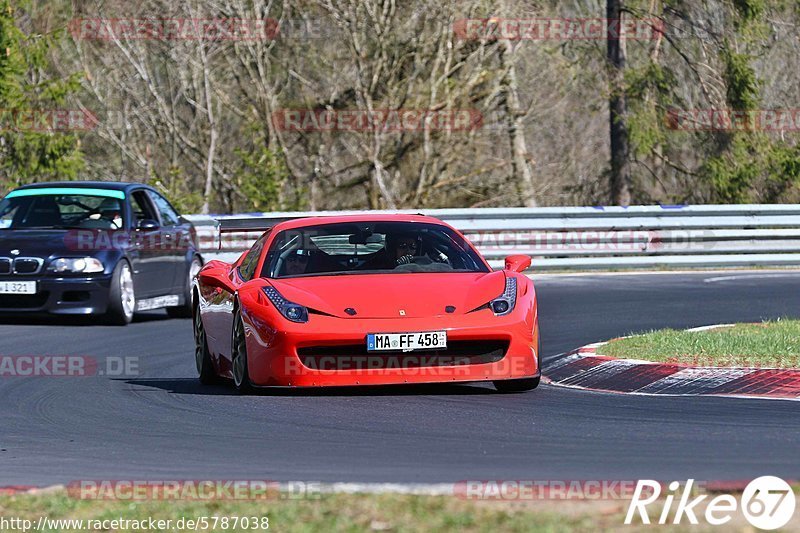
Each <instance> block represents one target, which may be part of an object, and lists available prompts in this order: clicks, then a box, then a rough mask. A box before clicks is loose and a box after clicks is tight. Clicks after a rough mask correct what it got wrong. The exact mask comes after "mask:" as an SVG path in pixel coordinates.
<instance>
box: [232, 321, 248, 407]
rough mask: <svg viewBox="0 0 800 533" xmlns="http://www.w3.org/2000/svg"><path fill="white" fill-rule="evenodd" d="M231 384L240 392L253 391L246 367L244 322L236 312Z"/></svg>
mask: <svg viewBox="0 0 800 533" xmlns="http://www.w3.org/2000/svg"><path fill="white" fill-rule="evenodd" d="M231 357H232V361H231V363H232V367H233V368H232V371H233V384H234V385H235V386H236V390H238V391H239V392H240V393H242V394H249V393H251V392H253V385H252V384H251V383H250V372H249V371H248V368H247V342H246V338H245V334H244V322H242V315H240V314H239V313H238V312H237V313H236V315H235V316H234V317H233V339H232V342H231Z"/></svg>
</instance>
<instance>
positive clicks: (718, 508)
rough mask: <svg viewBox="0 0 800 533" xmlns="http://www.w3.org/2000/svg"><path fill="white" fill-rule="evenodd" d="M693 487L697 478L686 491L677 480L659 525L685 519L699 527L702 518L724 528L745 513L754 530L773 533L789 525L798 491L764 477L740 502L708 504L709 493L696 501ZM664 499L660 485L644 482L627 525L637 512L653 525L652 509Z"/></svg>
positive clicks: (724, 498)
mask: <svg viewBox="0 0 800 533" xmlns="http://www.w3.org/2000/svg"><path fill="white" fill-rule="evenodd" d="M693 486H694V480H693V479H690V480H688V481H687V482H686V484H685V485H683V489H682V490H681V484H680V483H678V482H677V481H673V482H672V483H670V484H669V485H668V486H667V491H666V493H665V495H664V499H663V507H661V513H660V514H659V513H658V511H656V512H655V513H654V516H653V519H655V515H658V519H657V521H656V523H657V524H662V525H663V524H669V523H672V524H681V523H685V522H683V520H684V519H685V520H687V521H688V522H689V523H690V524H693V525H696V524H698V523H699V521H698V516H700V517H701V518H703V519H705V522H706V523H708V524H711V525H713V526H721V525H724V524H727V523H728V522H730V521H731V519H732V518H733V515H734V514H736V513H737V512H738V511H741V513H742V514H743V515H744V517H745V518H746V519H747V521H748V522H749V523H750V525H752V526H753V527H756V528H758V529H763V530H773V529H778V528H781V527H783V526H785V525H786V524H787V523H788V522H789V520H791V519H792V516H793V515H794V508H795V495H794V492H793V491H792V487H790V486H789V484H788V483H786V481H784V480H782V479H781V478H779V477H774V476H762V477H759V478H756V479H754V480H753V481H751V482H750V483H748V484H747V486H746V487H745V489H744V491H743V492H742V495H741V499H740V500H737V499H736V498H735V497H734V496H733V495H731V494H720V495H718V496H715V497H714V498H711V499H710V500H707V501H706V499H707V498H708V497H709V495H708V494H701V495H699V496H695V497H694V498H692V496H693V494H692V488H693ZM661 497H662V494H661V484H660V483H659V482H657V481H653V480H649V479H645V480H640V481H639V482H638V483H637V484H636V490H635V491H634V493H633V498H632V499H631V503H630V506H628V513H627V515H626V516H625V524H631V523H632V520H633V518H634V516H635V515H636V514H637V513H638V515H639V518H640V519H641V521H642V523H644V524H650V523H651V521H650V520H651V517H650V514H649V512H648V506H649V505H651V504H656V505H655V506H654V507H658V504H659V503H661V502H660V500H659V498H661ZM676 500H677V503H675V502H676ZM701 504H702V505H701ZM673 507H674V510H673Z"/></svg>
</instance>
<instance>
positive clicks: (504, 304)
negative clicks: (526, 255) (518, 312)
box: [489, 278, 517, 316]
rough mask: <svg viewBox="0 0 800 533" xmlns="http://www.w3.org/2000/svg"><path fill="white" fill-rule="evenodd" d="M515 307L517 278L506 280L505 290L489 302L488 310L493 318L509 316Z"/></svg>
mask: <svg viewBox="0 0 800 533" xmlns="http://www.w3.org/2000/svg"><path fill="white" fill-rule="evenodd" d="M515 305H517V278H506V288H505V290H504V291H503V294H501V295H500V296H498V297H497V298H495V299H494V300H492V301H491V302H489V309H491V310H492V312H493V313H494V314H495V316H503V315H507V314H509V313H510V312H511V311H513V310H514V306H515Z"/></svg>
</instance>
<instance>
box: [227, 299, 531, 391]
mask: <svg viewBox="0 0 800 533" xmlns="http://www.w3.org/2000/svg"><path fill="white" fill-rule="evenodd" d="M243 319H244V323H245V331H246V335H247V352H248V366H249V374H250V380H251V382H252V383H253V385H256V386H290V387H327V386H353V385H389V384H403V383H448V382H469V381H494V380H503V379H518V378H529V377H535V376H538V375H540V368H539V354H538V353H537V347H538V335H539V332H538V330H537V328H536V324H537V320H536V316H535V312H534V311H532V310H527V311H525V310H521V309H519V310H517V311H515V312H513V313H511V314H510V315H508V316H506V317H496V316H494V314H493V313H492V312H491V311H490V310H488V309H487V310H483V311H477V312H474V313H469V314H466V315H458V316H449V315H445V316H440V317H433V318H402V319H342V318H337V317H330V316H323V315H312V316H311V317H310V319H309V322H308V323H305V324H294V323H288V321H286V322H287V323H286V324H281V325H280V328H276V327H273V326H271V325H270V324H269V323H268V322H267V318H266V317H261V316H258V314H257V313H253V312H251V313H249V314H247V315H244V316H243ZM437 330H446V331H447V336H448V338H447V342H448V348H449V347H450V346H451V345H452V346H453V347H454V348H453V350H452V351H449V352H448V351H439V352H433V353H427V352H406V353H403V352H388V353H380V354H376V353H374V352H366V336H367V334H368V333H401V332H403V333H404V332H424V331H437ZM470 346H474V347H475V352H474V353H472V352H471V351H470ZM487 346H489V347H495V348H496V347H497V346H503V350H502V353H500V354H498V353H497V349H495V350H489V349H488V348H487ZM456 347H458V348H457V353H456V351H455V350H456ZM315 353H316V354H318V355H319V357H316V358H314V357H309V354H315ZM310 361H313V362H314V364H310ZM320 362H323V363H324V364H320Z"/></svg>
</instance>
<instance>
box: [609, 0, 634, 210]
mask: <svg viewBox="0 0 800 533" xmlns="http://www.w3.org/2000/svg"><path fill="white" fill-rule="evenodd" d="M623 1H624V0H606V17H607V18H608V22H609V29H608V39H607V43H608V44H607V58H608V85H609V100H608V111H609V137H610V140H611V176H610V184H609V185H610V193H611V194H610V197H611V203H613V204H615V205H624V206H627V205H629V204H630V202H631V169H630V159H629V152H630V145H629V140H628V126H627V123H626V120H625V118H626V114H627V102H626V101H625V88H624V84H625V81H624V75H625V40H624V37H623V35H622V34H621V32H622V8H623ZM613 21H616V23H614V22H613Z"/></svg>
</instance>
